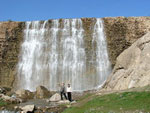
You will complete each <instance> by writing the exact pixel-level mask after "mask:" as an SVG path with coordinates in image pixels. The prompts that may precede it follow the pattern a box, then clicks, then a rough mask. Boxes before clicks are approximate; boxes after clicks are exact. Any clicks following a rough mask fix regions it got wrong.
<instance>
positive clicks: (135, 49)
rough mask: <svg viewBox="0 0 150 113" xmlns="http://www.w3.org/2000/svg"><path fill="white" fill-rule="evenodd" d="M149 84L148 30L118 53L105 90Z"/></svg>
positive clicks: (149, 48) (149, 40)
mask: <svg viewBox="0 0 150 113" xmlns="http://www.w3.org/2000/svg"><path fill="white" fill-rule="evenodd" d="M149 84H150V32H149V33H147V34H146V35H144V36H143V37H142V38H140V39H138V40H137V41H136V42H135V43H133V44H132V46H131V47H129V48H128V49H126V50H125V51H124V52H123V53H121V54H120V55H119V57H118V58H117V61H116V65H115V67H114V69H113V72H112V74H111V75H110V77H109V78H108V80H107V82H106V83H105V86H104V89H106V90H124V89H128V88H133V87H141V86H146V85H149Z"/></svg>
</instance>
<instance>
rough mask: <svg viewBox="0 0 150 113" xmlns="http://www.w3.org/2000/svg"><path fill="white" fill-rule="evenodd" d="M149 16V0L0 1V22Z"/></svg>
mask: <svg viewBox="0 0 150 113" xmlns="http://www.w3.org/2000/svg"><path fill="white" fill-rule="evenodd" d="M116 16H126V17H128V16H150V0H0V21H6V20H9V19H11V20H13V21H28V20H30V21H31V20H48V19H57V18H81V17H116Z"/></svg>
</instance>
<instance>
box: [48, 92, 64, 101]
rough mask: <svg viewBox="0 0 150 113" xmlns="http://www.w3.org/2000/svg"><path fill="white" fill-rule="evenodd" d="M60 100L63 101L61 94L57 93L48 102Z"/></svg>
mask: <svg viewBox="0 0 150 113" xmlns="http://www.w3.org/2000/svg"><path fill="white" fill-rule="evenodd" d="M60 100H61V97H60V94H58V93H56V94H54V95H53V96H52V97H51V98H50V99H48V100H47V102H58V101H60Z"/></svg>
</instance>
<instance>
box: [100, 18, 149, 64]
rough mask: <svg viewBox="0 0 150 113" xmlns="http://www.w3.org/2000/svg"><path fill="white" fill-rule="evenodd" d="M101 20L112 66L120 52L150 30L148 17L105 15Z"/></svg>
mask: <svg viewBox="0 0 150 113" xmlns="http://www.w3.org/2000/svg"><path fill="white" fill-rule="evenodd" d="M103 20H104V25H105V33H106V37H107V46H108V51H109V57H110V60H111V62H112V66H114V65H115V63H116V58H117V57H118V56H119V55H120V53H121V52H123V51H124V50H125V49H127V48H128V47H129V46H130V45H131V44H132V43H134V42H135V41H136V40H137V39H139V38H140V37H142V36H143V35H145V34H146V33H147V32H148V31H150V17H107V18H103Z"/></svg>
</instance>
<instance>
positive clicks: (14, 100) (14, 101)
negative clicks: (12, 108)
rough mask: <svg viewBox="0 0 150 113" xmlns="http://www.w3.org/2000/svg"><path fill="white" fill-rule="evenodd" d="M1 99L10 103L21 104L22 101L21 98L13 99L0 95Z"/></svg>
mask: <svg viewBox="0 0 150 113" xmlns="http://www.w3.org/2000/svg"><path fill="white" fill-rule="evenodd" d="M0 98H1V99H3V100H4V101H6V102H8V103H21V102H22V99H20V98H13V97H10V96H7V95H4V94H0Z"/></svg>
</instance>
